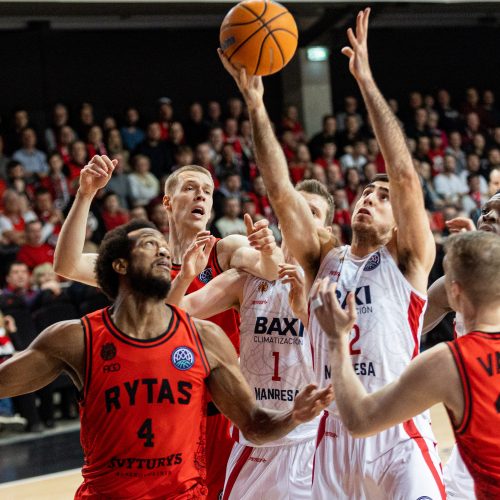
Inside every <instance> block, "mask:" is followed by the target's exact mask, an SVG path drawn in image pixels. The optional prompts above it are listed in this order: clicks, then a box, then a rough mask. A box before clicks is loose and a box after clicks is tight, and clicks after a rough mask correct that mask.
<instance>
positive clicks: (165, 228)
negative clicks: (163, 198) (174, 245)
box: [149, 202, 169, 238]
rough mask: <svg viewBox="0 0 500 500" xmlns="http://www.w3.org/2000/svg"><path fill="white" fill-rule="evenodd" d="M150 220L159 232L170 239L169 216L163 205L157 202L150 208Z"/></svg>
mask: <svg viewBox="0 0 500 500" xmlns="http://www.w3.org/2000/svg"><path fill="white" fill-rule="evenodd" d="M149 220H150V221H151V222H154V224H155V226H156V228H157V229H158V231H160V233H162V234H163V235H164V236H165V237H166V238H168V233H169V224H168V215H167V211H166V210H165V207H164V206H163V203H161V202H157V203H153V204H152V205H150V206H149Z"/></svg>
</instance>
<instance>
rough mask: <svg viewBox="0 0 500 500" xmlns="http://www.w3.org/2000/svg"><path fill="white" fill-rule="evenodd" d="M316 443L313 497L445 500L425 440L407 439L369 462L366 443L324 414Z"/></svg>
mask: <svg viewBox="0 0 500 500" xmlns="http://www.w3.org/2000/svg"><path fill="white" fill-rule="evenodd" d="M323 426H324V427H323ZM368 439H369V438H368ZM318 441H319V442H318V443H317V448H316V453H315V456H314V466H313V487H312V498H313V499H316V500H324V499H326V498H332V499H333V498H335V499H338V500H344V499H348V500H365V499H380V500H387V499H391V500H424V499H425V500H439V499H440V498H442V499H446V495H445V491H444V485H443V479H442V474H441V462H440V459H439V455H438V453H437V450H436V447H435V443H434V442H433V441H432V440H430V439H428V438H423V437H420V438H414V439H412V438H408V440H404V441H402V442H400V443H397V444H396V445H395V446H394V447H393V448H390V449H389V450H388V451H386V452H385V453H383V454H382V455H381V456H379V457H377V458H375V459H373V460H372V459H368V458H367V457H368V455H367V449H366V448H367V446H369V444H368V443H367V439H364V438H353V437H352V436H351V435H350V434H349V433H348V432H347V430H346V429H345V427H344V425H343V424H342V422H341V421H340V419H339V418H337V417H333V416H331V415H330V416H326V415H325V416H324V417H323V419H322V422H321V424H320V431H319V433H318Z"/></svg>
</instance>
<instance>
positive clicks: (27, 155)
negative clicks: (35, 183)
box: [12, 128, 49, 177]
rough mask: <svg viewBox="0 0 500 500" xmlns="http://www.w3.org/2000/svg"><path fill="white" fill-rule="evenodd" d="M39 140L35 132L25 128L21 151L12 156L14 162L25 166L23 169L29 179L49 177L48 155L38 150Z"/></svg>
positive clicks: (22, 134) (22, 135) (22, 133)
mask: <svg viewBox="0 0 500 500" xmlns="http://www.w3.org/2000/svg"><path fill="white" fill-rule="evenodd" d="M36 143H37V138H36V133H35V130H34V129H32V128H25V129H24V130H23V131H22V132H21V145H22V147H21V149H18V150H17V151H15V152H14V154H13V155H12V159H13V160H17V161H19V162H21V163H22V164H23V167H24V169H25V171H26V173H27V174H28V176H29V177H33V176H35V175H38V176H40V177H43V176H45V175H47V173H48V171H49V167H48V165H47V155H46V154H45V153H44V152H43V151H40V150H39V149H37V148H36Z"/></svg>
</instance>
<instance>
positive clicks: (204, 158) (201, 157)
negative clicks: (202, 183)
mask: <svg viewBox="0 0 500 500" xmlns="http://www.w3.org/2000/svg"><path fill="white" fill-rule="evenodd" d="M213 157H214V153H213V150H212V148H211V147H210V144H209V143H208V142H202V143H200V144H198V146H196V155H195V161H196V164H197V165H200V166H201V167H203V168H206V169H207V170H208V171H209V172H210V175H211V176H212V179H213V181H214V186H215V188H216V189H217V187H219V179H218V177H217V176H216V175H215V165H214V164H213V162H212V159H213Z"/></svg>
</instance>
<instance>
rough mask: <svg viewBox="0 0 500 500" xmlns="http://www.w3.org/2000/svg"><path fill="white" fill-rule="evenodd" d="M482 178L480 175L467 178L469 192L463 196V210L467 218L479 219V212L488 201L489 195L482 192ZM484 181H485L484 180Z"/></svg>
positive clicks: (471, 175) (470, 175)
mask: <svg viewBox="0 0 500 500" xmlns="http://www.w3.org/2000/svg"><path fill="white" fill-rule="evenodd" d="M480 179H481V176H480V175H479V174H469V175H468V176H467V187H468V188H469V192H468V193H466V194H464V196H462V200H461V203H462V210H463V211H464V212H465V213H466V214H467V217H471V218H475V219H476V220H477V219H478V216H476V215H477V211H478V210H480V209H481V207H482V206H483V205H484V204H485V203H486V202H487V201H488V199H489V197H488V194H487V193H484V192H481V183H480ZM483 180H484V179H483Z"/></svg>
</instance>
